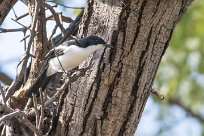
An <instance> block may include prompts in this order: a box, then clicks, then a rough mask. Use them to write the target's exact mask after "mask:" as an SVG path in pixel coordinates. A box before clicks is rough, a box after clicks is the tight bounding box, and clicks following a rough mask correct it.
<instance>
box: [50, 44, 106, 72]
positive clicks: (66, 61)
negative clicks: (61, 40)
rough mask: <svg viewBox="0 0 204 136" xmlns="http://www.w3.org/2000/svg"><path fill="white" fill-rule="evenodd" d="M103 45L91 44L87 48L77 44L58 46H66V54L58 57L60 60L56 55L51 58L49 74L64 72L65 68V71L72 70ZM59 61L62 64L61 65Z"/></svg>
mask: <svg viewBox="0 0 204 136" xmlns="http://www.w3.org/2000/svg"><path fill="white" fill-rule="evenodd" d="M102 47H103V46H102V45H101V46H100V45H97V46H89V47H87V48H81V47H78V46H75V45H71V46H68V47H67V46H63V47H62V46H59V47H57V48H64V49H65V50H64V54H63V55H61V56H59V57H58V58H59V60H58V59H57V58H56V57H55V58H52V59H50V61H49V67H48V70H47V76H50V75H52V74H54V73H57V72H63V68H64V70H65V71H69V70H72V69H73V68H75V67H77V66H79V65H80V64H81V63H82V62H83V61H84V60H85V59H86V58H87V57H89V55H90V54H92V53H93V52H94V51H96V50H97V49H100V48H102ZM59 61H60V63H61V65H62V66H61V65H60V63H59ZM62 67H63V68H62Z"/></svg>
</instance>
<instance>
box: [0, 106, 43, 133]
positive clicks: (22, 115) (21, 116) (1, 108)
mask: <svg viewBox="0 0 204 136" xmlns="http://www.w3.org/2000/svg"><path fill="white" fill-rule="evenodd" d="M0 111H1V112H6V113H13V112H18V114H17V116H16V115H15V116H14V117H15V118H17V119H18V120H19V122H22V123H23V124H25V125H26V126H27V127H28V128H30V129H31V131H33V132H34V133H35V134H37V135H38V136H42V133H41V131H40V130H38V129H37V128H36V127H35V126H34V125H33V124H32V123H31V122H30V121H29V120H28V119H27V116H26V114H25V113H24V112H22V111H14V110H13V109H12V108H10V107H8V106H6V105H3V104H2V103H0ZM13 114H14V113H13ZM3 117H4V116H3ZM3 117H2V118H3ZM2 118H1V119H0V120H4V119H2ZM7 119H8V116H7Z"/></svg>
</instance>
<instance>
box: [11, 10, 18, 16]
mask: <svg viewBox="0 0 204 136" xmlns="http://www.w3.org/2000/svg"><path fill="white" fill-rule="evenodd" d="M12 10H13V13H14V15H15V18H17V17H18V16H17V14H16V12H15V10H14V8H12Z"/></svg>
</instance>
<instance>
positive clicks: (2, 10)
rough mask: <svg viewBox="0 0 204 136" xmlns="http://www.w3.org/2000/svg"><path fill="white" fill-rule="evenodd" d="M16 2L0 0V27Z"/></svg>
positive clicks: (14, 0) (13, 0)
mask: <svg viewBox="0 0 204 136" xmlns="http://www.w3.org/2000/svg"><path fill="white" fill-rule="evenodd" d="M16 2H17V0H0V26H1V25H2V23H3V21H4V19H5V18H6V16H7V15H8V13H9V11H10V10H11V8H12V7H13V5H14V4H15V3H16Z"/></svg>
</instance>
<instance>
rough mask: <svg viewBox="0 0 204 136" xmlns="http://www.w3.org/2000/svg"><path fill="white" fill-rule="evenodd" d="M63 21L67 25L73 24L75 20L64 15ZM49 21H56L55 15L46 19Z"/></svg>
mask: <svg viewBox="0 0 204 136" xmlns="http://www.w3.org/2000/svg"><path fill="white" fill-rule="evenodd" d="M61 18H62V21H63V22H66V23H71V22H72V21H73V20H72V19H71V18H70V17H65V16H63V15H61ZM46 19H47V20H54V17H53V15H50V16H48V17H47V18H46Z"/></svg>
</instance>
